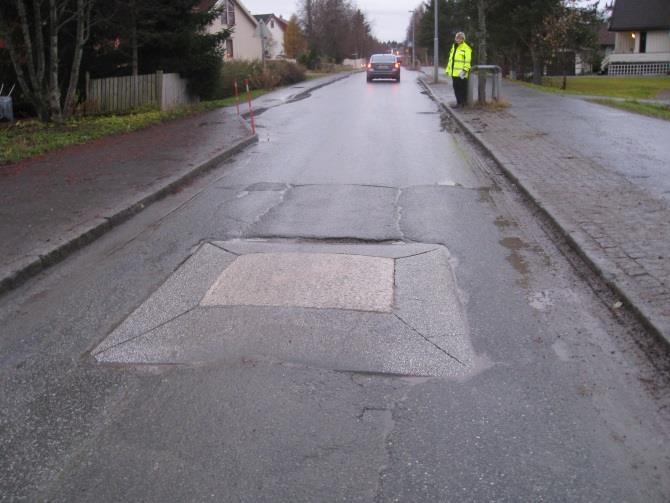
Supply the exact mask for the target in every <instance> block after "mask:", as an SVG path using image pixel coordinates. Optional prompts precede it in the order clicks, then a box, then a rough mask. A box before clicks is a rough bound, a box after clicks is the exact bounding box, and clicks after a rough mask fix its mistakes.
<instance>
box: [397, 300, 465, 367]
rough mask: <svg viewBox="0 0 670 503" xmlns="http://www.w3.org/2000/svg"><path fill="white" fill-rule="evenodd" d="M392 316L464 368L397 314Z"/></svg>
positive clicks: (459, 361) (454, 358)
mask: <svg viewBox="0 0 670 503" xmlns="http://www.w3.org/2000/svg"><path fill="white" fill-rule="evenodd" d="M392 314H393V316H395V317H396V318H398V319H399V320H400V321H401V322H402V323H403V324H404V325H405V326H407V327H408V328H409V329H410V330H412V331H413V332H416V333H417V334H418V335H420V336H421V338H422V339H424V340H425V341H426V342H428V343H429V344H432V345H433V346H435V348H437V349H438V350H440V351H441V352H443V353H444V354H445V355H447V356H448V357H449V358H451V359H453V360H455V361H457V362H458V363H460V364H461V365H463V366H464V367H465V366H466V365H465V363H463V362H462V361H461V360H459V359H458V358H456V357H455V356H454V355H452V354H451V353H449V352H448V351H447V350H446V349H444V348H442V347H440V346H439V345H438V344H435V343H434V342H433V341H431V340H430V339H429V338H428V337H426V336H425V335H424V334H422V333H421V332H419V331H418V330H417V329H416V328H414V327H413V326H412V325H410V324H409V323H407V322H406V321H405V320H403V319H402V318H401V317H400V316H398V314H397V313H392Z"/></svg>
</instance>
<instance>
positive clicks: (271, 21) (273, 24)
mask: <svg viewBox="0 0 670 503" xmlns="http://www.w3.org/2000/svg"><path fill="white" fill-rule="evenodd" d="M274 27H275V20H274V19H272V20H270V28H274Z"/></svg>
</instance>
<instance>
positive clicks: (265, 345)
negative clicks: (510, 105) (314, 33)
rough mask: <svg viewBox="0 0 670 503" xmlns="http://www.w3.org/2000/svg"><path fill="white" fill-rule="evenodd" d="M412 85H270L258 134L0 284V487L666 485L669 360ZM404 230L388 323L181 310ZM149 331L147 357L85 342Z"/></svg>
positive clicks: (314, 494) (577, 495)
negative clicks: (263, 256)
mask: <svg viewBox="0 0 670 503" xmlns="http://www.w3.org/2000/svg"><path fill="white" fill-rule="evenodd" d="M414 77H415V76H414V74H412V73H409V72H407V73H406V74H405V76H404V77H403V81H402V82H401V83H400V84H395V83H390V82H388V83H386V82H375V83H373V84H367V83H366V82H365V77H364V75H362V74H356V75H352V76H350V77H349V78H346V79H344V80H341V81H338V82H335V83H333V84H331V85H329V86H327V87H323V88H320V89H318V90H314V91H312V92H311V94H310V96H307V97H305V99H301V100H285V99H282V98H281V97H276V96H275V97H273V96H272V95H269V96H268V97H267V98H266V100H267V102H268V103H274V104H275V105H273V106H268V107H266V110H265V111H264V113H263V114H262V115H261V116H260V117H259V118H258V122H257V125H258V140H259V141H258V143H257V144H255V145H253V146H252V147H250V148H248V149H246V150H245V151H244V152H241V153H238V154H237V155H236V156H235V157H234V158H233V159H230V160H228V161H227V162H225V163H222V164H220V165H218V166H217V167H215V168H214V169H211V170H210V171H208V172H206V173H205V174H203V176H201V177H200V178H197V179H195V180H193V181H192V182H191V183H190V184H189V185H186V186H183V187H182V188H181V190H180V191H176V192H174V193H172V194H170V195H168V196H167V197H165V198H164V199H161V200H160V201H157V202H155V203H154V204H152V205H151V206H150V207H148V208H147V209H146V210H145V211H143V212H141V213H139V214H137V215H135V216H134V217H132V218H130V219H129V220H128V221H126V222H125V223H122V224H120V225H118V226H117V227H115V228H114V229H111V230H110V231H109V232H108V233H107V234H105V235H104V236H102V237H101V238H99V239H98V240H96V241H95V242H93V243H92V244H90V245H89V246H87V247H85V248H83V249H81V250H79V251H78V252H76V253H74V254H72V255H71V256H69V257H68V258H66V259H65V260H63V261H62V262H60V263H58V264H56V265H54V266H53V267H51V268H49V269H48V270H46V271H43V272H42V273H40V274H39V275H38V276H36V277H35V278H33V279H31V280H30V281H28V282H27V283H25V284H24V285H23V286H20V287H18V288H16V289H14V290H12V291H11V292H9V293H7V294H5V295H4V296H3V297H0V326H2V327H3V328H2V337H0V379H2V383H3V386H2V390H1V391H0V452H2V456H0V500H1V501H20V500H29V501H90V500H93V499H95V500H96V501H118V500H134V501H161V502H164V501H250V502H251V501H253V502H262V501H268V502H269V501H273V502H276V501H291V502H297V501H310V502H313V501H361V502H386V501H425V502H435V501H457V502H464V501H473V502H479V501H589V502H599V501H600V502H610V501H640V502H656V501H658V502H664V501H667V500H668V499H669V498H670V476H669V475H668V474H670V458H669V456H670V454H669V453H668V449H667V445H668V439H669V434H670V427H669V426H670V421H669V419H670V417H669V411H670V407H669V405H670V396H668V382H667V376H666V375H665V374H664V373H663V372H664V371H665V370H666V369H667V358H666V357H665V355H664V354H662V352H659V351H658V348H657V346H655V345H654V339H653V337H650V336H649V334H647V333H646V332H645V330H644V329H643V327H641V326H639V324H637V323H636V321H635V319H634V317H630V316H627V315H626V313H625V311H622V312H619V313H617V312H613V311H612V310H611V309H610V308H609V306H611V302H610V300H611V299H610V298H609V297H608V296H609V295H610V293H609V291H608V289H607V288H605V287H604V285H602V284H601V283H599V281H598V278H597V277H595V276H594V275H593V274H592V273H590V272H589V269H588V267H585V266H584V264H583V262H581V261H580V258H579V257H578V256H576V255H575V254H574V253H571V251H570V250H569V247H566V246H565V243H564V242H563V241H561V238H560V236H557V235H555V233H553V232H552V230H551V227H550V226H548V225H546V222H544V221H543V220H542V216H541V215H538V214H537V212H536V211H535V210H534V209H533V208H532V206H529V205H528V204H527V200H526V199H525V197H524V196H523V194H520V193H519V192H518V190H517V189H516V188H515V187H514V186H513V185H512V184H510V183H509V181H508V180H507V179H506V177H505V176H504V175H503V174H502V173H500V171H499V170H498V169H497V167H496V165H495V163H494V162H492V161H491V160H490V159H488V158H487V157H486V156H485V155H483V154H482V153H481V152H480V151H478V150H477V149H476V148H474V147H472V146H471V145H469V144H468V143H467V141H464V138H462V137H459V136H458V135H455V134H452V133H451V132H450V131H448V130H445V127H444V124H445V121H444V118H443V117H442V115H441V113H440V110H439V108H438V106H437V105H436V104H435V103H434V102H433V101H432V100H431V99H430V98H429V97H428V96H426V95H425V94H423V93H422V92H421V88H420V87H419V86H418V85H417V83H416V82H415V81H414ZM272 100H276V101H272ZM277 103H279V104H277ZM224 243H225V244H224ZM424 245H429V246H430V247H432V248H430V249H434V248H435V247H437V248H439V249H440V250H444V253H441V254H437V255H436V254H431V253H425V254H418V255H413V256H411V257H410V256H409V255H408V256H407V257H406V258H405V259H397V260H396V265H397V264H398V263H401V262H403V260H405V262H404V263H402V264H401V265H400V266H397V267H396V268H395V271H394V295H395V296H396V297H395V300H394V313H393V314H392V315H389V314H380V313H373V312H358V311H354V310H342V309H304V308H297V307H283V308H277V307H267V306H265V307H263V306H261V307H259V306H249V305H245V306H233V307H230V306H226V307H223V308H221V307H217V308H211V309H210V308H206V309H205V308H203V307H202V306H198V307H196V308H194V307H193V305H194V302H195V304H197V303H198V302H199V299H201V298H202V296H203V295H204V294H205V292H207V290H208V289H209V287H210V286H211V284H212V282H213V281H214V280H215V279H216V278H217V277H219V275H220V273H221V272H222V271H223V270H225V269H226V268H227V267H228V266H229V265H230V263H231V262H232V261H234V260H235V257H237V256H239V255H243V254H245V253H263V250H264V249H265V248H264V247H268V248H267V249H272V251H273V252H275V253H276V252H277V251H278V250H280V251H281V250H283V251H287V252H290V253H300V252H309V253H319V252H322V251H323V250H324V249H328V250H331V251H333V250H336V251H337V253H345V254H351V253H361V254H363V255H366V256H381V255H380V254H381V253H386V252H382V251H379V250H388V249H394V247H396V249H397V247H412V246H424ZM233 247H236V248H233ZM230 251H234V252H235V253H229V252H230ZM287 284H289V285H290V281H289V282H288V283H287ZM444 299H453V302H452V303H446V302H445V301H444ZM445 306H447V307H449V306H451V307H453V306H455V307H454V309H452V310H450V309H446V308H445ZM200 311H202V313H201V312H200ZM204 311H207V312H206V313H204ZM426 313H431V314H426ZM180 314H181V316H180ZM457 319H458V320H459V322H458V323H457V324H455V326H457V327H458V330H460V332H459V331H458V330H454V331H449V330H445V325H448V323H445V321H444V320H448V321H449V322H451V323H454V320H457ZM166 321H169V322H170V323H172V322H176V324H175V325H174V326H171V327H168V325H169V323H168V324H165V323H164V322H166ZM161 323H163V325H162V326H161V329H166V330H168V328H169V333H167V332H166V333H164V334H162V335H161V336H162V337H165V339H164V340H170V341H172V344H173V345H172V346H169V345H167V344H158V345H153V346H151V348H154V349H155V348H159V349H161V350H164V352H163V353H162V359H150V358H148V357H147V355H150V354H149V352H148V350H147V351H145V350H146V349H147V348H148V347H149V346H147V347H145V348H143V350H142V351H141V352H138V353H137V354H141V355H144V357H145V359H144V360H138V359H135V360H126V361H124V362H121V361H120V360H116V361H113V362H107V363H102V362H101V361H98V360H97V359H96V355H97V354H99V351H96V348H100V347H101V345H102V347H111V346H109V345H108V346H105V344H107V343H110V342H112V343H113V342H114V339H108V338H109V337H110V336H115V335H121V336H123V337H120V339H119V340H121V341H126V340H129V339H128V338H127V337H126V336H127V335H130V336H133V334H134V335H138V334H139V335H141V336H144V335H151V334H152V333H153V328H154V327H157V326H159V325H161ZM133 330H138V332H133ZM452 332H453V333H452ZM124 334H125V335H124ZM455 334H456V335H460V336H462V338H463V340H464V341H466V342H467V346H468V347H469V348H470V353H469V358H467V359H466V358H461V357H459V356H458V355H456V354H451V353H449V354H447V351H446V350H445V352H440V351H439V350H438V349H439V348H443V349H444V348H445V346H444V345H443V344H442V341H453V340H454V339H453V338H454V337H455ZM124 337H126V338H124ZM440 338H441V339H440ZM431 341H432V342H431ZM435 341H440V342H437V343H436V342H435ZM117 347H120V346H117ZM424 347H425V348H428V349H431V350H432V352H431V353H429V355H430V358H436V361H438V362H440V364H444V365H446V364H447V363H445V362H449V365H452V366H453V367H454V368H458V369H459V372H457V373H455V374H444V375H437V374H436V373H433V374H431V373H418V372H411V371H407V370H406V368H408V367H409V364H410V363H411V364H417V363H418V364H422V363H425V361H426V360H424V359H422V358H416V357H415V355H417V354H419V353H417V352H416V351H417V348H424ZM187 350H188V351H189V354H190V355H191V356H189V357H188V358H179V355H180V354H185V353H186V352H187ZM421 350H422V351H423V349H421ZM180 351H182V352H183V353H180ZM427 354H428V353H427ZM450 355H451V356H450ZM453 356H456V358H457V359H458V360H459V361H458V362H457V361H455V360H454V358H452V357H453ZM426 358H427V357H426ZM459 362H460V363H459ZM352 363H356V365H353V364H352ZM384 363H386V364H388V365H386V366H384V365H383V364H384ZM403 365H404V366H403Z"/></svg>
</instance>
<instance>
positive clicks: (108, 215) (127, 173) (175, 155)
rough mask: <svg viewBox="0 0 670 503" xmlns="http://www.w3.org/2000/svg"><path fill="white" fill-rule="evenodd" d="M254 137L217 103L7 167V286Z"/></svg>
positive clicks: (1, 192) (2, 280)
mask: <svg viewBox="0 0 670 503" xmlns="http://www.w3.org/2000/svg"><path fill="white" fill-rule="evenodd" d="M255 140H256V136H255V135H252V134H251V132H250V130H249V128H248V127H247V125H246V123H245V122H244V121H243V120H242V119H241V118H239V117H237V115H235V113H234V111H231V110H226V109H218V110H214V111H211V112H207V113H204V114H199V115H196V116H192V117H188V118H184V119H179V120H176V121H172V122H168V123H165V124H158V125H155V126H152V127H149V128H147V129H144V130H141V131H137V132H134V133H129V134H126V135H118V136H113V137H108V138H103V139H101V140H98V141H94V142H91V143H87V144H85V145H77V146H72V147H68V148H66V149H64V150H61V151H58V152H53V153H50V154H46V155H43V156H40V157H36V158H33V159H28V160H25V161H22V162H19V163H16V164H12V165H9V166H4V167H2V168H0V199H1V200H2V201H3V208H2V219H1V220H0V237H2V239H1V240H0V252H1V254H2V260H1V262H0V292H2V291H3V290H7V289H9V288H12V287H13V286H14V285H16V284H18V283H20V282H21V281H22V280H23V279H25V278H26V277H28V276H30V275H32V274H34V273H36V272H37V271H39V270H41V269H42V268H43V267H44V266H46V265H49V264H50V263H52V262H54V261H57V260H59V259H60V258H61V257H62V256H64V255H66V254H67V253H68V252H70V251H72V250H73V249H76V248H78V247H80V246H82V245H83V244H85V243H88V242H90V241H91V240H92V239H94V238H95V237H97V236H99V235H100V234H102V233H104V232H105V231H106V230H108V229H109V228H111V227H112V226H113V225H115V224H117V223H118V222H120V221H122V220H123V219H125V218H127V217H128V216H129V215H132V214H133V213H135V212H136V211H138V210H140V209H141V208H142V207H144V205H146V204H148V203H149V202H152V201H154V200H156V199H158V198H160V197H162V196H164V195H165V194H167V193H168V191H169V190H171V189H172V188H174V186H175V185H177V184H179V183H181V182H183V181H184V180H185V179H187V178H188V177H191V176H194V175H195V174H197V173H199V172H201V171H203V170H204V169H207V168H208V167H210V166H213V165H214V164H215V163H216V162H218V161H220V160H221V159H223V158H224V157H226V156H227V155H229V154H231V153H232V152H234V151H236V150H237V149H239V148H241V147H243V146H245V145H246V144H248V143H250V142H252V141H255Z"/></svg>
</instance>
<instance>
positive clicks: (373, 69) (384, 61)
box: [367, 54, 400, 82]
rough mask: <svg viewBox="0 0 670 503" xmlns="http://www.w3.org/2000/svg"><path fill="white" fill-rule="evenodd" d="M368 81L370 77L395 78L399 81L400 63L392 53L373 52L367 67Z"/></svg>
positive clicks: (370, 80)
mask: <svg viewBox="0 0 670 503" xmlns="http://www.w3.org/2000/svg"><path fill="white" fill-rule="evenodd" d="M367 74H368V75H367V76H368V82H372V79H395V80H397V81H398V82H400V63H399V62H398V58H396V57H395V56H394V55H393V54H373V55H372V56H370V61H369V62H368V67H367Z"/></svg>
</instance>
